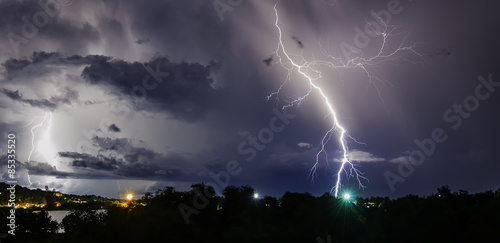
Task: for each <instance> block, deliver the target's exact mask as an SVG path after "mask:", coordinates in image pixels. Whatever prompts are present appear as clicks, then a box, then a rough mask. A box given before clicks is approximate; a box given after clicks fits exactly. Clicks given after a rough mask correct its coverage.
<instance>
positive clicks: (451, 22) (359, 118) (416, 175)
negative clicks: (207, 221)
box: [0, 0, 500, 197]
mask: <svg viewBox="0 0 500 243" xmlns="http://www.w3.org/2000/svg"><path fill="white" fill-rule="evenodd" d="M276 3H277V2H276V1H274V0H272V1H268V0H262V1H261V0H258V1H257V0H254V1H251V0H241V1H237V0H228V1H224V0H215V1H212V0H206V1H205V0H196V1H195V0H193V1H168V0H160V1H153V0H148V1H125V0H101V1H99V0H92V1H79V0H52V1H48V2H46V1H22V0H20V1H1V3H0V16H1V17H0V63H1V66H0V114H1V117H0V132H1V135H2V136H1V137H2V139H1V140H0V148H1V149H0V154H1V157H2V160H1V161H2V162H1V163H2V164H1V166H2V180H3V181H7V180H9V179H8V173H6V172H7V159H6V155H7V140H8V139H7V136H8V134H15V135H16V158H17V163H16V166H17V167H16V174H15V175H16V177H17V184H19V185H23V186H29V187H30V188H42V189H45V187H46V186H47V187H48V188H49V190H53V189H55V190H56V191H61V192H64V193H72V194H96V195H102V196H107V197H123V196H124V194H125V193H126V192H134V193H136V194H142V193H145V192H146V191H150V192H155V191H156V190H157V189H161V188H164V187H166V186H174V187H175V188H176V189H178V190H189V189H190V185H191V184H192V183H199V182H205V183H208V184H210V185H213V186H214V187H215V188H216V189H217V191H218V192H219V193H220V192H221V189H222V188H223V187H224V186H225V185H226V182H227V180H229V184H232V185H237V186H239V185H251V186H252V187H254V188H255V189H256V191H258V192H259V194H260V195H272V196H278V197H279V196H281V195H283V193H284V192H286V191H295V192H310V193H312V194H313V195H321V194H323V193H325V192H330V190H331V189H332V188H333V186H335V182H336V179H337V178H336V173H337V170H338V169H339V168H340V166H341V162H340V161H341V159H342V149H341V146H340V143H339V142H338V136H337V135H338V134H337V133H333V134H332V137H331V138H330V140H329V141H328V143H327V144H326V147H325V153H322V154H320V156H319V164H318V166H317V169H316V173H314V174H311V168H312V167H313V165H314V163H315V161H316V159H315V155H316V154H317V153H318V152H319V151H320V149H321V140H322V138H323V136H324V135H325V133H326V132H327V131H328V130H329V129H330V128H331V126H332V120H331V115H330V116H329V115H328V109H327V105H326V104H325V102H324V100H323V99H322V98H321V95H320V94H319V92H318V91H317V90H315V89H311V87H310V86H309V85H308V83H307V80H306V79H305V77H304V76H302V75H301V74H300V73H298V72H297V69H292V70H291V71H290V72H289V71H288V69H287V68H291V67H292V66H291V64H290V62H287V60H282V62H281V63H280V62H279V61H280V59H279V57H281V58H284V53H283V50H280V49H278V47H279V45H278V43H279V34H278V29H277V28H276V26H275V20H276V15H275V11H274V6H275V4H276ZM276 10H277V12H278V14H279V22H278V25H279V27H280V28H281V30H282V42H283V46H284V47H285V48H286V51H287V53H288V54H290V57H291V58H292V59H293V61H294V62H297V63H299V64H304V63H315V64H317V65H315V66H313V67H312V68H315V70H319V71H320V72H321V75H319V74H318V73H314V72H310V71H311V70H310V69H309V70H308V71H309V72H308V73H307V75H311V76H312V77H314V78H315V79H314V81H315V83H316V84H317V85H318V86H319V87H320V88H321V89H322V91H323V92H324V94H325V95H326V96H327V97H328V99H329V102H330V104H331V105H332V107H333V108H334V109H335V112H336V115H337V117H338V119H339V123H341V124H342V126H343V127H344V128H346V130H347V131H348V135H349V136H350V137H352V139H351V138H346V140H345V141H346V144H347V145H348V147H349V159H350V160H351V162H352V164H353V165H354V166H355V168H356V169H358V170H359V171H360V172H362V173H363V175H362V176H364V177H366V178H367V179H368V180H364V179H363V180H361V182H362V183H363V185H364V186H366V188H364V189H360V188H359V185H358V181H357V179H356V177H349V173H350V170H349V169H350V167H349V166H346V169H347V170H346V171H345V172H343V173H341V176H342V177H341V182H342V188H341V189H342V190H344V189H345V190H350V191H352V193H353V194H354V195H360V196H390V197H398V196H403V195H407V194H419V195H425V194H430V193H434V192H436V189H437V188H438V187H441V186H442V185H449V186H450V188H451V189H452V190H458V189H465V190H468V191H469V192H479V191H485V190H490V189H493V190H494V189H498V188H499V187H500V176H499V172H500V150H499V148H500V142H499V136H500V129H499V127H498V126H499V124H500V116H499V108H498V107H499V106H498V105H499V104H500V76H499V74H498V73H497V71H498V70H499V69H498V68H499V64H500V62H499V61H498V60H499V59H498V58H499V56H500V47H499V43H500V34H499V32H498V30H499V29H500V19H499V16H500V4H499V3H497V2H495V1H486V0H484V1H451V0H443V1H431V0H414V1H411V0H410V1H408V0H402V1H395V0H390V1H389V0H381V1H361V0H351V1H348V0H337V1H334V0H329V1H327V0H314V1H306V0H294V1H285V0H282V1H280V2H278V3H277V5H276ZM373 14H375V15H376V16H379V17H380V18H376V17H375V16H373ZM377 14H378V15H377ZM381 21H382V22H381ZM370 23H372V24H371V25H370ZM382 23H385V24H386V25H387V28H388V29H387V30H388V32H386V33H387V34H388V36H387V39H386V42H384V41H383V36H384V35H382V32H383V31H380V32H376V30H375V31H373V32H370V28H366V27H370V26H375V25H373V24H376V26H378V27H381V26H383V25H382ZM379 30H382V29H379ZM346 47H353V49H348V48H346ZM398 47H409V48H411V50H410V49H404V48H403V49H399V50H398ZM277 50H278V53H276V51H277ZM378 50H383V52H381V53H378ZM396 50H398V51H396ZM377 53H378V57H377V58H376V59H375V60H373V61H370V62H365V63H363V62H361V63H360V65H349V66H345V67H339V64H342V63H348V62H349V60H350V59H353V58H358V59H356V60H361V59H360V58H364V60H368V59H369V58H370V57H373V56H377ZM326 62H330V63H335V64H336V65H335V67H332V66H328V65H321V63H323V64H325V63H326ZM358 64H359V63H358ZM287 78H288V81H287ZM283 83H285V85H283V86H282V84H283ZM280 86H281V87H282V88H281V89H280ZM279 89H280V92H279V94H275V95H273V96H271V98H270V99H267V97H268V96H269V95H271V94H273V92H275V91H277V90H279ZM310 89H311V92H310V93H309V95H308V96H305V94H307V93H308V92H309V90H310ZM301 98H303V99H302V100H301V102H300V103H298V102H294V101H297V99H301ZM284 107H285V109H283V108H284ZM32 134H34V137H33V136H32ZM252 141H253V142H252ZM252 144H253V145H252ZM419 144H420V145H419ZM30 154H31V156H30ZM214 178H215V179H214Z"/></svg>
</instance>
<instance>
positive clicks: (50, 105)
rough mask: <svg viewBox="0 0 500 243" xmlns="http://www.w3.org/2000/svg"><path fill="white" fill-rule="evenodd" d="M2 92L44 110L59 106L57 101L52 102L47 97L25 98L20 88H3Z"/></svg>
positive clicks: (15, 99) (13, 98)
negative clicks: (38, 98)
mask: <svg viewBox="0 0 500 243" xmlns="http://www.w3.org/2000/svg"><path fill="white" fill-rule="evenodd" d="M2 93H3V94H4V95H6V96H7V97H9V98H11V99H12V100H14V101H18V102H20V103H25V104H28V105H30V106H32V107H37V108H41V109H44V110H55V109H56V108H57V104H56V103H53V102H50V101H48V100H47V99H42V100H33V99H23V97H22V94H21V93H20V92H19V90H16V91H13V90H9V89H3V90H2Z"/></svg>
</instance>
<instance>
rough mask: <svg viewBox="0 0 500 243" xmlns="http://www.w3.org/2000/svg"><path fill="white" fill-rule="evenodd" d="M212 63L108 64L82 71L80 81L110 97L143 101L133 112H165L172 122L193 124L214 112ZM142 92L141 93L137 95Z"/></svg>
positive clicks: (121, 62) (114, 61)
mask: <svg viewBox="0 0 500 243" xmlns="http://www.w3.org/2000/svg"><path fill="white" fill-rule="evenodd" d="M214 64H215V63H211V65H202V64H199V63H186V62H181V63H173V62H170V60H169V59H168V58H166V57H158V58H155V59H154V60H152V61H150V62H145V63H139V62H126V61H122V60H109V61H102V62H97V63H92V64H90V65H88V66H86V67H85V68H84V70H83V71H82V77H83V78H84V79H85V80H86V81H87V82H88V83H90V84H93V85H107V86H110V87H112V88H114V91H113V92H114V93H116V94H118V95H123V96H126V97H129V98H130V99H133V100H135V99H136V98H137V97H145V99H146V100H147V101H148V103H147V104H145V105H141V104H137V105H136V107H135V108H136V109H137V110H148V111H161V110H163V111H167V112H169V113H170V114H171V115H172V116H173V117H174V118H175V119H179V120H184V121H189V122H192V121H197V120H200V119H203V118H204V117H205V115H206V113H207V111H209V110H210V109H213V108H214V101H215V100H216V94H217V91H216V90H215V89H214V88H213V87H212V85H213V83H214V81H213V80H212V79H211V78H210V75H211V73H212V72H213V69H214V68H217V66H216V65H214ZM141 90H142V91H144V92H145V93H144V92H141Z"/></svg>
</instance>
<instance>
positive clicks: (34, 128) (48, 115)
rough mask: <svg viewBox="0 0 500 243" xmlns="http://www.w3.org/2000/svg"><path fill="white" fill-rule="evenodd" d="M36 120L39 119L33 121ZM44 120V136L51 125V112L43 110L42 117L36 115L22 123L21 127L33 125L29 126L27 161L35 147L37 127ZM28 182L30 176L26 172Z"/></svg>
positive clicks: (41, 124)
mask: <svg viewBox="0 0 500 243" xmlns="http://www.w3.org/2000/svg"><path fill="white" fill-rule="evenodd" d="M37 120H40V121H39V122H38V123H35V121H37ZM45 122H47V124H48V125H47V129H46V131H45V133H44V134H43V135H44V136H45V137H47V136H48V134H49V132H50V128H51V127H52V112H45V115H44V116H43V117H42V116H36V117H34V118H33V119H32V120H31V121H30V122H29V123H28V124H26V125H24V126H23V128H25V127H29V126H30V125H32V124H34V123H35V124H34V125H33V126H31V128H30V134H31V149H30V152H29V154H28V160H27V162H30V161H31V158H32V156H33V152H34V151H35V149H36V145H35V141H36V140H37V139H36V137H37V134H38V132H37V130H38V128H40V127H41V126H43V125H44V124H45ZM28 182H29V183H30V184H31V179H30V176H29V174H28Z"/></svg>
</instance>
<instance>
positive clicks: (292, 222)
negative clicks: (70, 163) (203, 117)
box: [1, 184, 500, 243]
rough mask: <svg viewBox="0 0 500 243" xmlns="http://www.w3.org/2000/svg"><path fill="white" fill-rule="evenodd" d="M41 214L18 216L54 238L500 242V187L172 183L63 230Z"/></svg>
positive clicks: (89, 213) (28, 229) (75, 217)
mask: <svg viewBox="0 0 500 243" xmlns="http://www.w3.org/2000/svg"><path fill="white" fill-rule="evenodd" d="M201 195H204V197H203V198H202V197H200V196H201ZM182 204H184V205H187V206H190V207H192V208H193V209H196V208H197V209H196V210H195V211H191V212H192V214H191V215H190V216H189V223H186V221H185V217H184V216H183V214H182V213H181V211H180V209H179V206H180V205H182ZM195 204H197V205H198V207H196V206H195ZM200 205H201V206H203V207H201V206H200ZM27 215H30V214H27ZM2 217H3V216H2ZM18 217H19V218H21V217H22V215H18ZM23 217H24V216H23ZM30 217H33V216H30ZM37 217H38V220H34V221H32V222H30V223H26V221H21V220H20V219H19V220H20V221H19V224H21V222H23V223H22V224H26V225H24V226H23V227H25V228H23V229H25V230H24V233H25V234H26V235H33V237H35V238H36V239H37V240H39V241H41V242H53V243H58V242H158V239H162V241H165V242H466V241H467V242H481V241H486V240H488V241H495V239H496V240H498V239H499V236H498V234H495V233H496V231H497V230H498V229H499V228H500V190H497V191H496V192H493V191H486V192H482V193H476V194H469V193H468V192H467V191H464V190H460V191H458V192H453V193H452V192H451V191H450V189H449V188H448V187H447V186H443V187H441V188H439V189H438V191H437V194H432V195H430V196H425V197H420V196H416V195H408V196H405V197H402V198H398V199H390V198H388V197H385V198H381V197H371V198H351V199H349V200H345V199H342V198H334V197H333V196H331V195H330V194H327V193H325V194H324V195H322V196H320V197H315V196H312V195H311V194H309V193H292V192H286V193H285V194H284V195H283V196H282V197H281V198H274V197H269V196H266V197H264V198H254V190H253V189H252V188H251V187H250V186H242V187H234V186H229V187H227V188H225V190H224V191H223V196H217V195H215V193H214V191H213V189H212V188H211V187H209V186H206V185H204V184H194V185H192V190H191V191H188V192H178V191H175V190H174V188H172V187H167V188H165V189H163V190H159V191H157V192H156V193H155V194H150V193H148V194H146V195H144V197H142V198H141V199H140V200H137V201H132V202H130V205H129V207H126V208H121V207H110V208H108V210H107V212H99V211H95V210H87V209H77V210H73V211H72V212H71V213H70V214H69V215H68V216H67V217H66V218H64V219H63V221H62V223H61V224H60V225H59V226H60V227H62V229H64V231H65V233H62V234H54V228H53V223H52V222H51V221H50V219H49V220H48V221H47V215H46V214H45V213H42V215H39V216H37ZM32 224H39V225H40V227H34V226H31V225H32ZM1 227H5V226H1ZM35 229H40V230H38V231H37V230H35ZM2 230H3V232H6V230H5V229H3V228H2ZM11 238H12V237H10V238H9V239H11ZM9 239H7V240H6V241H5V242H9V241H8V240H9ZM2 242H4V241H2ZM12 242H14V241H12ZM16 242H19V241H16Z"/></svg>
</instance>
